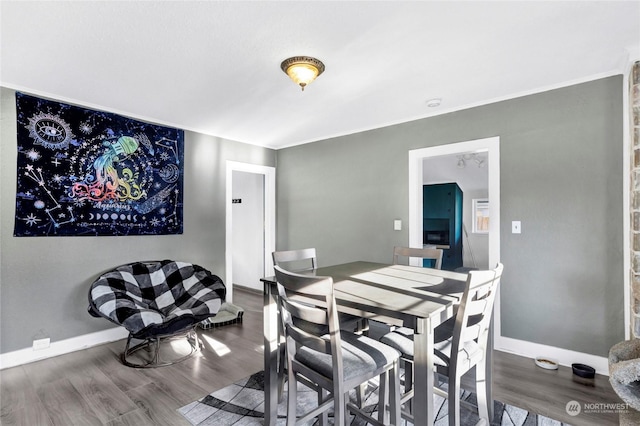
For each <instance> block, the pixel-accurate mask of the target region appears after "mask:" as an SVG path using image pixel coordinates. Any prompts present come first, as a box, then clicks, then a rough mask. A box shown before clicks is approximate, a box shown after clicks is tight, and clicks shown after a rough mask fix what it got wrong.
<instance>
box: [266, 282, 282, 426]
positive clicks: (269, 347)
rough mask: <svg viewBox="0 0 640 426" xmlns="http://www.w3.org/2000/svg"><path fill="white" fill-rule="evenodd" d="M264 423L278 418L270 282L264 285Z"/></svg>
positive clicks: (274, 322)
mask: <svg viewBox="0 0 640 426" xmlns="http://www.w3.org/2000/svg"><path fill="white" fill-rule="evenodd" d="M263 296H264V307H263V320H264V424H265V426H266V425H275V424H276V420H277V418H278V350H279V342H280V337H279V336H278V306H277V298H276V290H275V288H274V286H273V285H272V284H269V283H266V284H265V285H264V292H263Z"/></svg>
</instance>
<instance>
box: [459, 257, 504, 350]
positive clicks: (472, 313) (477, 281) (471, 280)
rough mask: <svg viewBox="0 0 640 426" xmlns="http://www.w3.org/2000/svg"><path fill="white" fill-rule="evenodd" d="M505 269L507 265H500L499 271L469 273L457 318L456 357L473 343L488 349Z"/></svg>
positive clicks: (496, 269) (497, 269)
mask: <svg viewBox="0 0 640 426" xmlns="http://www.w3.org/2000/svg"><path fill="white" fill-rule="evenodd" d="M503 269H504V267H503V265H502V264H501V263H499V264H498V266H497V267H496V268H495V269H491V270H488V271H471V272H469V277H468V278H467V285H466V287H465V290H464V294H463V296H462V300H461V301H460V306H459V307H458V313H457V314H456V323H455V326H454V329H453V342H452V348H451V349H452V350H451V354H452V356H453V354H455V353H457V352H458V351H459V350H462V348H464V344H465V343H466V342H469V341H471V340H475V341H476V342H477V343H478V344H479V345H480V346H481V347H482V349H483V350H484V349H486V344H487V336H488V334H489V327H490V324H491V314H492V313H493V305H494V302H495V297H496V293H497V291H498V286H499V284H500V278H501V277H502V270H503Z"/></svg>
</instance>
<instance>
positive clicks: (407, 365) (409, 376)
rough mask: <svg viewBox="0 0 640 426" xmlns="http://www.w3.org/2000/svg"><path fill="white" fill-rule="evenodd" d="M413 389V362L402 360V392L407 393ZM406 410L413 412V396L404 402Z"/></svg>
mask: <svg viewBox="0 0 640 426" xmlns="http://www.w3.org/2000/svg"><path fill="white" fill-rule="evenodd" d="M412 389H413V362H409V361H405V362H404V392H405V393H407V392H409V391H410V390H412ZM406 405H407V406H406V410H407V412H409V413H413V398H411V399H410V400H408V401H407V402H406Z"/></svg>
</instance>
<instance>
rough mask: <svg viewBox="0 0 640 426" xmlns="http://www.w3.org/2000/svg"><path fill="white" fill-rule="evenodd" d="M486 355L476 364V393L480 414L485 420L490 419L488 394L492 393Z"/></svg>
mask: <svg viewBox="0 0 640 426" xmlns="http://www.w3.org/2000/svg"><path fill="white" fill-rule="evenodd" d="M485 363H486V357H485V358H484V359H483V360H482V361H481V362H479V363H478V364H477V365H476V395H477V398H478V416H479V417H480V418H481V419H484V420H485V421H487V422H489V421H490V418H489V416H490V414H489V404H488V396H489V395H490V394H491V389H490V387H489V385H490V384H489V381H488V380H487V377H486V376H487V375H486V368H485V366H486V364H485Z"/></svg>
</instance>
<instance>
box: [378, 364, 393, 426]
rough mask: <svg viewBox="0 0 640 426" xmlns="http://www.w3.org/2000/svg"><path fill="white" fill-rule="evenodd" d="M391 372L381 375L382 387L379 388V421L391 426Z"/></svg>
mask: <svg viewBox="0 0 640 426" xmlns="http://www.w3.org/2000/svg"><path fill="white" fill-rule="evenodd" d="M389 384H390V383H389V371H385V372H384V373H382V374H381V375H380V386H379V387H378V420H379V421H380V423H384V424H385V425H388V424H389V411H387V405H388V403H389Z"/></svg>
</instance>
